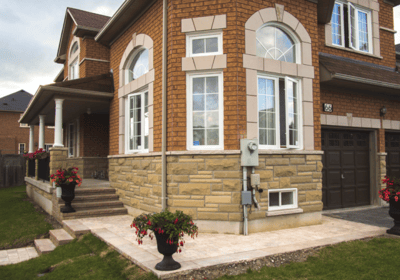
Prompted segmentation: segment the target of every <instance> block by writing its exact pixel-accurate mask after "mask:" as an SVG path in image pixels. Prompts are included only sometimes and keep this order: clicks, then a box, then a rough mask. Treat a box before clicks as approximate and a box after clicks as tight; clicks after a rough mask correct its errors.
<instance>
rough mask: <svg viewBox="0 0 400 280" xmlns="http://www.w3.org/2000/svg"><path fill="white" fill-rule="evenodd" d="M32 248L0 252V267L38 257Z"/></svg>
mask: <svg viewBox="0 0 400 280" xmlns="http://www.w3.org/2000/svg"><path fill="white" fill-rule="evenodd" d="M38 256H39V255H38V253H37V251H36V249H35V248H34V247H26V248H19V249H10V250H3V251H0V265H8V264H15V263H20V262H23V261H27V260H30V259H33V258H36V257H38Z"/></svg>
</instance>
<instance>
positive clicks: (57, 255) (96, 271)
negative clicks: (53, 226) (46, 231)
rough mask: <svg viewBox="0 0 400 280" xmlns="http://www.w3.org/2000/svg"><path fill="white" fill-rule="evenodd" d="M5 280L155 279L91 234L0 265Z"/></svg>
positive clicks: (0, 273) (0, 272) (2, 277)
mask: <svg viewBox="0 0 400 280" xmlns="http://www.w3.org/2000/svg"><path fill="white" fill-rule="evenodd" d="M0 275H1V279H2V280H6V279H13V280H14V279H19V280H22V279H38V278H40V279H43V280H45V279H57V280H61V279H74V280H79V279H85V280H86V279H93V280H94V279H95V280H102V279H104V280H106V279H107V280H114V279H115V280H118V279H121V280H122V279H124V280H126V279H129V280H155V279H157V277H155V276H154V274H152V273H146V272H144V271H143V270H141V269H140V268H138V267H137V266H135V265H132V263H131V262H130V261H128V260H127V259H125V258H123V257H122V256H121V255H120V254H119V253H118V252H116V251H114V250H111V249H109V248H108V246H107V244H106V243H104V242H103V241H101V240H99V239H98V238H96V237H94V236H93V235H92V234H87V235H85V236H83V237H82V238H80V239H79V240H77V239H75V240H74V241H73V242H71V243H69V244H66V245H63V246H59V247H57V248H56V249H55V250H54V251H53V252H51V253H49V254H46V255H42V256H40V257H38V258H35V259H31V260H29V261H26V262H22V263H19V264H14V265H7V266H0Z"/></svg>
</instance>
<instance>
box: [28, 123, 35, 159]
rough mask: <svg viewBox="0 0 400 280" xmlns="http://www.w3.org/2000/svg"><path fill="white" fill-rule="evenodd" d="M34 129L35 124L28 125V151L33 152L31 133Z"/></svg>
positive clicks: (32, 133)
mask: <svg viewBox="0 0 400 280" xmlns="http://www.w3.org/2000/svg"><path fill="white" fill-rule="evenodd" d="M34 131H35V126H34V125H30V126H29V151H28V152H29V153H33V152H34V150H33V135H34Z"/></svg>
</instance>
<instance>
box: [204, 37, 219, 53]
mask: <svg viewBox="0 0 400 280" xmlns="http://www.w3.org/2000/svg"><path fill="white" fill-rule="evenodd" d="M206 51H207V52H208V53H209V52H218V38H207V39H206Z"/></svg>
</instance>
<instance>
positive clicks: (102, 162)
mask: <svg viewBox="0 0 400 280" xmlns="http://www.w3.org/2000/svg"><path fill="white" fill-rule="evenodd" d="M66 160H67V166H68V167H72V166H74V167H78V168H79V171H78V174H79V175H81V176H82V178H92V175H93V173H94V172H95V171H103V172H104V173H105V174H106V178H108V160H107V158H106V157H78V158H67V159H66Z"/></svg>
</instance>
